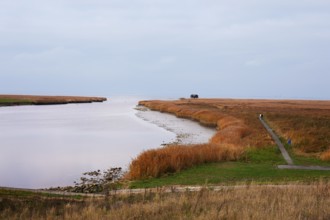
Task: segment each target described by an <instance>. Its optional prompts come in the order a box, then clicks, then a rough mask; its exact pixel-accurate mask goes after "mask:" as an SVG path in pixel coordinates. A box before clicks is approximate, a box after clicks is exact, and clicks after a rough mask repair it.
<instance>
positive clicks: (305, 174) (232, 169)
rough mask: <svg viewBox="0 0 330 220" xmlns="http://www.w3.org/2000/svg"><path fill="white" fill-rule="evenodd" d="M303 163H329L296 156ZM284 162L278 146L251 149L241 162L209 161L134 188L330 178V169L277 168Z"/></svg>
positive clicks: (269, 182) (307, 180) (134, 183)
mask: <svg viewBox="0 0 330 220" xmlns="http://www.w3.org/2000/svg"><path fill="white" fill-rule="evenodd" d="M294 160H295V162H297V164H301V165H311V164H313V165H330V164H329V163H326V162H323V161H320V160H319V159H316V158H307V157H301V156H294ZM280 164H285V161H284V160H283V158H282V156H281V154H280V151H279V150H278V148H277V147H275V146H272V147H267V148H263V149H258V150H256V149H251V150H249V151H247V153H246V154H245V156H244V157H243V158H242V159H241V160H240V161H233V162H219V163H209V164H203V165H200V166H196V167H193V168H191V169H187V170H183V171H181V172H178V173H174V174H168V175H167V176H163V177H160V178H151V179H145V180H138V181H133V182H131V183H130V187H131V188H145V187H147V188H150V187H161V186H168V185H205V184H210V185H215V184H218V185H219V184H224V185H228V184H229V185H232V184H246V182H253V183H255V184H280V183H286V182H294V181H299V182H311V181H315V180H319V179H324V180H328V179H330V171H316V170H315V171H314V170H287V169H283V170H281V169H278V168H277V165H280Z"/></svg>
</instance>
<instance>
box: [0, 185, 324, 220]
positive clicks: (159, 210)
mask: <svg viewBox="0 0 330 220" xmlns="http://www.w3.org/2000/svg"><path fill="white" fill-rule="evenodd" d="M0 219H13V220H15V219H36V220H38V219H48V220H53V219H64V220H66V219H70V220H75V219H114V220H117V219H143V220H145V219H166V220H167V219H207V220H208V219H269V220H275V219H280V220H286V219H290V220H291V219H330V187H329V185H328V184H327V183H323V182H322V181H320V182H318V183H315V184H311V185H299V184H298V185H283V186H255V185H247V186H243V187H228V188H226V187H224V188H223V189H222V190H221V191H213V190H212V189H206V188H205V189H202V190H201V191H198V192H188V191H187V192H184V193H164V192H162V190H159V191H158V192H156V193H155V192H148V191H145V192H144V193H142V194H137V195H133V194H127V195H116V196H111V197H105V198H104V199H96V198H94V199H85V200H83V201H81V200H76V201H74V200H59V199H56V200H55V199H51V198H39V199H35V198H32V199H31V198H30V199H24V198H3V199H2V202H1V201H0Z"/></svg>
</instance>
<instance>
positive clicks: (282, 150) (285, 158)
mask: <svg viewBox="0 0 330 220" xmlns="http://www.w3.org/2000/svg"><path fill="white" fill-rule="evenodd" d="M259 120H260V121H261V123H262V124H263V126H264V127H265V128H266V130H267V131H268V133H269V134H270V135H271V136H272V138H273V140H274V141H275V143H276V144H277V146H278V148H279V149H280V151H281V153H282V156H283V157H284V160H285V161H286V162H287V164H289V165H293V161H292V159H291V157H290V155H289V154H288V152H287V151H286V149H285V147H284V146H283V144H282V142H281V141H280V139H279V138H278V137H277V135H276V134H275V133H274V132H273V130H272V129H271V128H270V127H269V126H268V125H267V124H266V122H265V121H264V119H263V118H262V117H259Z"/></svg>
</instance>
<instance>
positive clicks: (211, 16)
mask: <svg viewBox="0 0 330 220" xmlns="http://www.w3.org/2000/svg"><path fill="white" fill-rule="evenodd" d="M329 70H330V1H329V0H267V1H265V0H176V1H174V0H89V1H88V0H56V1H55V0H52V1H49V0H29V1H26V0H0V93H3V94H9V93H12V94H13V93H14V94H45V95H58V94H59V95H100V96H117V95H138V96H150V97H151V96H153V97H163V98H166V97H184V96H188V95H190V93H198V94H200V96H202V97H236V98H237V97H240V98H279V99H281V98H302V99H330V73H329Z"/></svg>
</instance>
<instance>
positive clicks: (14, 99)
mask: <svg viewBox="0 0 330 220" xmlns="http://www.w3.org/2000/svg"><path fill="white" fill-rule="evenodd" d="M106 100H107V98H104V97H84V96H34V95H0V106H16V105H59V104H69V103H92V102H104V101H106Z"/></svg>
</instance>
